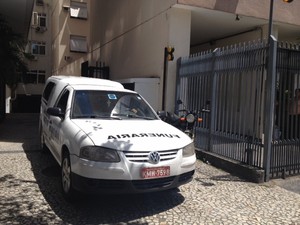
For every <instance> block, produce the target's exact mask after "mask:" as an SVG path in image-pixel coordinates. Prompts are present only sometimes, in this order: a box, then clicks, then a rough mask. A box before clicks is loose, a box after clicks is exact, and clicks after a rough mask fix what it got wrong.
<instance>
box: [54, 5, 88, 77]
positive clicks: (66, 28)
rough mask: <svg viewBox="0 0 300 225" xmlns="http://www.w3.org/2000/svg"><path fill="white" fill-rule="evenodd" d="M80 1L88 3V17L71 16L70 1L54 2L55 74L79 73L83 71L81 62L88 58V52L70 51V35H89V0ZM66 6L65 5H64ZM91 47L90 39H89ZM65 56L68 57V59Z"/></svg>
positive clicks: (78, 74)
mask: <svg viewBox="0 0 300 225" xmlns="http://www.w3.org/2000/svg"><path fill="white" fill-rule="evenodd" d="M79 2H85V3H87V7H88V19H77V18H71V17H70V10H68V9H67V7H68V6H70V1H66V0H53V2H52V15H51V16H52V54H53V66H52V68H53V70H52V73H53V74H65V75H77V76H80V73H81V67H80V66H81V63H82V62H84V61H85V60H86V58H87V54H86V53H78V52H70V35H79V36H86V37H89V34H90V21H91V18H90V15H89V11H90V9H89V6H90V4H89V2H90V1H89V0H81V1H79ZM63 6H65V7H63ZM87 42H88V48H89V39H87ZM65 57H68V59H67V60H66V59H65Z"/></svg>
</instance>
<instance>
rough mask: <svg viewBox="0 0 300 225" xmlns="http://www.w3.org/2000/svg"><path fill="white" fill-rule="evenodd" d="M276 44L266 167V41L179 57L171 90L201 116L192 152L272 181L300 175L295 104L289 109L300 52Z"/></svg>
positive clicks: (297, 83) (299, 80) (299, 69)
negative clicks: (233, 163)
mask: <svg viewBox="0 0 300 225" xmlns="http://www.w3.org/2000/svg"><path fill="white" fill-rule="evenodd" d="M276 46H277V64H276V68H277V70H276V87H274V88H275V90H276V92H275V93H276V96H274V99H275V101H276V102H275V103H274V106H275V107H274V110H273V112H274V115H272V116H273V117H272V118H274V124H272V128H273V132H272V133H273V138H272V140H271V153H270V156H269V157H270V159H269V161H270V164H269V165H268V164H266V155H267V154H265V153H266V152H265V151H266V143H265V135H266V133H268V132H269V131H268V130H267V129H266V127H265V126H266V124H265V121H266V120H267V119H269V118H270V116H271V115H268V113H267V112H268V111H267V110H266V108H267V101H266V100H265V99H266V92H267V87H268V85H267V82H268V79H267V68H266V66H267V63H266V62H267V56H268V44H267V43H266V42H251V43H250V42H249V43H243V44H237V45H233V46H228V47H224V48H220V49H216V50H214V51H207V52H201V53H198V54H195V55H192V56H189V57H185V58H180V59H179V60H178V74H177V89H176V99H181V100H182V101H183V102H184V104H185V106H186V107H187V108H188V109H192V110H197V111H198V112H199V114H200V117H202V118H203V122H202V123H199V124H197V126H196V129H195V145H196V147H197V148H199V149H202V150H205V151H210V152H213V153H215V154H218V155H221V156H223V157H227V158H230V159H234V160H236V161H239V162H241V163H244V164H248V165H250V166H254V167H256V168H259V169H264V170H265V171H270V176H271V177H277V176H282V175H283V174H284V175H286V174H297V173H300V149H299V145H300V142H299V136H300V133H299V127H300V125H299V122H300V119H299V114H300V106H299V107H298V106H294V108H292V109H293V110H294V111H293V114H292V113H291V112H292V109H291V102H292V101H293V100H294V99H295V96H294V95H293V93H295V91H296V90H297V89H298V88H300V78H299V77H300V58H299V57H300V50H299V46H296V45H291V44H283V43H279V44H278V43H277V42H276ZM299 101H300V97H299ZM299 104H300V103H299ZM180 107H182V106H178V108H177V109H181V108H180ZM297 107H298V108H297ZM266 166H268V167H269V168H265V167H266ZM266 169H268V170H266Z"/></svg>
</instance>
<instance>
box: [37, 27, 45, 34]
mask: <svg viewBox="0 0 300 225" xmlns="http://www.w3.org/2000/svg"><path fill="white" fill-rule="evenodd" d="M46 30H47V27H36V28H35V31H36V32H38V33H44V32H45V31H46Z"/></svg>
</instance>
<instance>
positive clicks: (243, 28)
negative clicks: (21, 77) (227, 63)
mask: <svg viewBox="0 0 300 225" xmlns="http://www.w3.org/2000/svg"><path fill="white" fill-rule="evenodd" d="M38 2H39V4H41V2H43V4H42V5H38V4H37V3H38ZM35 9H36V10H34V13H33V14H34V15H33V21H32V24H33V26H32V28H31V31H30V34H29V37H30V38H29V39H30V40H31V44H32V45H31V48H30V49H31V53H32V54H33V55H34V56H35V57H36V58H37V60H36V61H32V62H30V70H31V71H30V74H29V76H28V77H30V78H28V79H29V80H31V81H32V80H34V82H35V83H32V84H31V83H30V84H28V82H27V84H26V85H25V84H24V85H23V84H21V85H19V89H18V94H22V95H27V96H28V95H30V94H31V95H39V94H41V90H42V87H43V81H44V80H45V79H46V78H47V77H48V76H50V75H52V74H54V75H58V74H65V75H76V76H95V77H98V75H97V74H96V73H94V72H95V71H94V69H99V68H101V67H102V66H104V65H105V67H106V68H108V69H109V77H108V78H109V79H111V80H124V79H125V80H127V81H128V80H131V81H132V82H135V81H136V79H140V78H143V79H146V80H147V79H149V80H151V79H155V80H158V88H157V89H156V88H155V89H153V90H155V91H153V92H155V93H157V92H158V95H157V97H155V98H156V99H155V101H156V102H157V104H155V109H156V110H160V109H166V110H168V111H173V110H174V108H175V89H176V88H175V86H176V73H177V59H178V58H180V57H182V56H188V55H190V54H195V53H197V52H199V51H206V50H209V49H215V48H218V47H222V46H227V45H232V44H235V43H240V42H247V41H252V40H260V39H264V38H267V37H268V24H269V11H270V1H261V0H252V1H247V0H231V1H226V2H224V1H223V0H163V1H161V0H122V1H120V0H110V1H107V0H76V1H75V0H74V1H72V0H53V1H41V0H39V1H36V8H35ZM299 9H300V2H299V1H293V2H291V3H285V2H283V1H281V0H275V1H274V16H273V24H274V29H273V35H274V36H275V37H276V38H277V39H279V40H280V41H288V42H299V41H300V14H299V13H298V10H299ZM36 15H37V17H36ZM45 15H46V16H45ZM45 17H46V22H45V20H44V18H45ZM36 18H38V23H42V25H45V24H46V27H47V29H46V30H45V31H44V32H41V30H38V29H37V27H41V26H40V25H41V24H39V26H36ZM44 44H45V47H43V46H44ZM33 46H35V47H33ZM166 47H172V48H174V53H173V55H174V59H173V60H172V61H167V60H166V57H165V48H166ZM43 48H45V50H43ZM87 71H88V72H87ZM34 77H36V79H35V78H34ZM40 78H41V79H40ZM23 87H25V89H24V88H23ZM141 94H142V95H143V93H141ZM148 95H151V91H150V92H148V91H147V96H145V97H146V98H147V97H148Z"/></svg>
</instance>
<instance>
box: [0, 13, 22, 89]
mask: <svg viewBox="0 0 300 225" xmlns="http://www.w3.org/2000/svg"><path fill="white" fill-rule="evenodd" d="M25 46H26V41H25V40H24V38H23V37H22V36H21V35H19V34H16V33H14V32H13V31H12V29H11V27H10V26H9V25H8V23H7V22H6V20H5V19H4V17H3V16H2V15H1V14H0V62H1V63H0V79H1V80H2V81H4V82H5V83H6V84H7V85H8V86H9V87H11V88H13V87H15V86H16V84H17V83H18V82H19V81H20V77H21V75H22V74H23V73H25V72H27V70H28V69H27V64H26V62H25V53H24V49H25Z"/></svg>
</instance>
